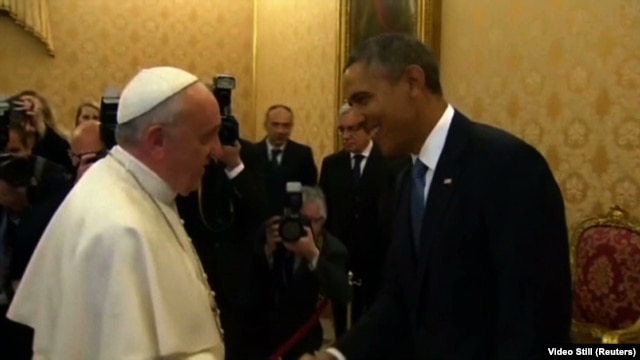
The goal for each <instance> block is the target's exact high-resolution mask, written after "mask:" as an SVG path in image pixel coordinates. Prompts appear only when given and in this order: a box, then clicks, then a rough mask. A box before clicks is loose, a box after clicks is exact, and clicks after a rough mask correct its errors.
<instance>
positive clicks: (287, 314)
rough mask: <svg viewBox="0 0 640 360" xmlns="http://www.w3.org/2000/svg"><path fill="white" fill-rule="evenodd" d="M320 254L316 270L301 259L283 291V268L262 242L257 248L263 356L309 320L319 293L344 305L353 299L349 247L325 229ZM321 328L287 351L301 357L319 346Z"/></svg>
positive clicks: (257, 326) (258, 319) (258, 331)
mask: <svg viewBox="0 0 640 360" xmlns="http://www.w3.org/2000/svg"><path fill="white" fill-rule="evenodd" d="M323 238H324V240H323V245H322V248H321V249H320V257H319V259H318V263H317V265H316V268H315V270H313V271H311V270H310V269H309V267H308V264H307V263H306V262H305V261H303V260H302V261H300V263H299V264H298V266H297V268H296V270H295V272H294V274H293V280H292V283H291V284H289V285H288V286H287V287H286V289H284V290H282V289H281V288H280V287H279V286H278V284H279V280H280V278H279V276H281V274H282V270H283V269H281V268H279V266H278V265H277V262H274V263H273V265H270V264H269V263H268V261H267V258H266V255H265V252H264V244H265V239H264V235H263V236H262V239H261V240H262V241H261V242H260V243H259V246H258V247H257V248H256V253H255V254H256V268H255V270H256V286H257V287H258V289H260V296H259V298H260V302H261V303H262V304H264V309H263V312H262V314H260V315H259V316H257V317H256V322H255V329H256V334H255V336H254V337H253V338H254V339H255V340H256V344H254V345H255V346H256V347H260V348H262V349H264V350H263V352H264V353H263V355H265V356H268V355H271V353H272V352H273V351H275V350H276V349H277V348H278V347H279V346H280V345H282V344H283V343H284V342H285V341H287V340H288V339H289V338H290V337H291V336H292V335H293V334H294V333H296V331H298V329H299V328H300V327H301V326H302V325H303V324H304V323H306V322H307V321H308V319H309V318H310V317H311V316H312V315H313V314H314V312H315V311H316V304H317V303H318V296H319V294H320V293H322V294H324V295H325V296H326V297H328V298H329V299H330V300H331V302H332V303H333V304H338V305H341V306H343V305H345V304H347V302H348V301H349V298H350V288H349V280H348V278H347V274H346V273H347V270H346V266H347V256H348V255H347V249H346V248H345V246H344V245H342V243H341V242H340V240H338V239H337V238H336V237H334V236H332V235H331V234H329V233H327V232H325V233H324V235H323ZM321 344H322V327H321V326H320V323H319V322H318V323H317V324H316V326H314V328H313V329H312V330H311V332H310V333H309V335H308V336H307V337H305V338H304V339H303V340H302V341H301V342H300V344H299V345H298V346H297V347H296V348H295V349H294V350H293V351H292V353H290V354H288V355H289V357H291V358H295V359H298V357H299V356H301V355H303V354H304V353H305V352H307V351H313V350H317V349H319V348H320V345H321Z"/></svg>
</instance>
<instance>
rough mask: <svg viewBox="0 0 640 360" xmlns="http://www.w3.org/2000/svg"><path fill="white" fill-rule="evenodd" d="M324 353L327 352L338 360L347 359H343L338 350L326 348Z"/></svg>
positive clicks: (344, 358) (344, 359) (345, 359)
mask: <svg viewBox="0 0 640 360" xmlns="http://www.w3.org/2000/svg"><path fill="white" fill-rule="evenodd" d="M325 351H326V352H328V353H329V354H331V355H333V357H335V358H336V359H338V360H347V358H346V357H344V355H342V353H341V352H340V350H338V349H336V348H328V349H327V350H325Z"/></svg>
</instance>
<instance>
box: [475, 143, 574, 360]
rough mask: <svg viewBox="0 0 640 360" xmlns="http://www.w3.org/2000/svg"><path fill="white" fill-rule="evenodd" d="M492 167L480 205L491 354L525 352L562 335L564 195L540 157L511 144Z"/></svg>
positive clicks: (565, 314) (565, 324)
mask: <svg viewBox="0 0 640 360" xmlns="http://www.w3.org/2000/svg"><path fill="white" fill-rule="evenodd" d="M513 155H514V156H513V157H511V158H510V159H508V160H506V162H505V163H502V164H500V166H499V167H498V168H500V169H502V170H505V171H500V172H499V173H498V172H496V174H495V175H496V176H495V178H494V179H493V181H492V183H491V184H490V185H488V186H489V187H490V188H491V190H490V191H491V193H492V194H493V196H492V198H491V199H490V200H488V203H487V204H486V206H487V207H488V209H487V211H486V212H485V213H486V214H488V215H487V222H488V231H489V234H491V235H490V247H491V248H490V250H491V253H492V261H493V263H494V264H495V269H496V276H497V284H498V287H497V289H496V290H497V292H498V294H497V298H498V304H497V305H496V306H497V308H498V309H499V314H498V322H497V324H496V325H497V331H496V332H497V338H496V341H497V344H496V345H495V349H496V351H497V353H496V357H495V359H501V360H502V359H503V360H509V359H533V358H535V356H536V354H538V355H539V351H540V349H546V346H548V344H550V343H555V344H561V343H567V342H568V341H569V334H570V324H571V294H570V291H571V274H570V266H569V250H568V234H567V225H566V219H565V213H564V203H563V200H562V195H561V193H560V189H559V188H558V185H557V183H556V181H555V179H554V178H553V175H552V173H551V170H550V169H549V167H548V166H547V164H546V162H545V160H544V158H543V157H542V156H541V155H540V154H539V153H538V152H537V151H535V150H534V149H533V148H530V147H526V148H525V149H523V150H522V151H519V152H514V153H513Z"/></svg>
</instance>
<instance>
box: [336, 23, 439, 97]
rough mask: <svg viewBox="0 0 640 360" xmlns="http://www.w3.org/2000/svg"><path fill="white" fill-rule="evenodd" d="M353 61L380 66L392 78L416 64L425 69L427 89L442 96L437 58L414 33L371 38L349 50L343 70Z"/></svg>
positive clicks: (389, 34)
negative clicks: (349, 53)
mask: <svg viewBox="0 0 640 360" xmlns="http://www.w3.org/2000/svg"><path fill="white" fill-rule="evenodd" d="M355 63H364V64H365V65H377V66H380V67H382V68H383V69H385V70H387V71H388V72H389V75H390V76H391V77H392V78H393V79H394V80H397V79H399V78H400V76H402V73H403V72H404V71H405V69H406V68H407V66H409V65H417V66H419V67H420V68H421V69H422V71H424V75H425V82H426V86H427V88H428V89H429V91H431V92H432V93H433V94H436V95H442V85H441V84H440V68H439V66H438V60H437V59H436V57H435V56H434V55H433V52H432V51H431V50H430V49H429V47H428V46H427V45H425V44H424V43H423V42H422V41H420V40H419V39H418V38H416V37H415V36H413V35H408V34H400V33H388V34H382V35H378V36H374V37H371V38H369V39H367V40H365V41H363V42H362V43H361V44H360V45H358V47H356V48H355V49H354V50H353V51H352V52H351V55H350V56H349V59H348V60H347V65H346V66H345V70H346V69H347V68H349V67H350V66H351V65H353V64H355Z"/></svg>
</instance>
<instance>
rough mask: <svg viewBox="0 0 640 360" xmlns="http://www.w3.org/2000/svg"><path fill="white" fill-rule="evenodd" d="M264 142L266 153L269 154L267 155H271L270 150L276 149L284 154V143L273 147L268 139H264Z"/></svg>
mask: <svg viewBox="0 0 640 360" xmlns="http://www.w3.org/2000/svg"><path fill="white" fill-rule="evenodd" d="M265 142H266V143H267V151H268V152H269V154H271V150H276V149H277V150H280V151H282V152H284V148H285V147H286V146H287V143H286V142H285V143H284V145H282V146H279V147H275V146H273V145H271V143H270V142H269V139H266V140H265Z"/></svg>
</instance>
